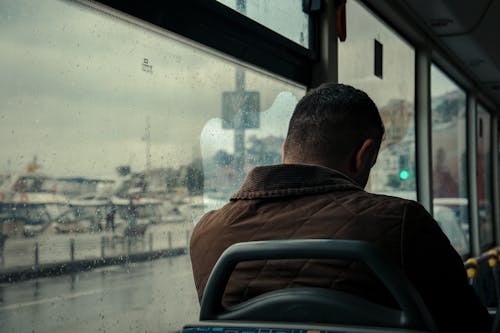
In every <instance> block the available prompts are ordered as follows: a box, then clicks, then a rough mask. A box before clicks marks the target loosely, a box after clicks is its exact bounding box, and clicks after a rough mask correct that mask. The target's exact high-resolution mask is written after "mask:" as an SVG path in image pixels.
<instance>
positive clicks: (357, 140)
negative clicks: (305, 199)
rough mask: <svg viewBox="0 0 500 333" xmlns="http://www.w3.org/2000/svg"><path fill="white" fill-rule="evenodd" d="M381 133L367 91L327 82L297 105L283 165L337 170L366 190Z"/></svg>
mask: <svg viewBox="0 0 500 333" xmlns="http://www.w3.org/2000/svg"><path fill="white" fill-rule="evenodd" d="M383 135H384V125H383V123H382V119H381V118H380V114H379V112H378V109H377V107H376V106H375V103H373V101H372V100H371V99H370V97H368V95H367V94H366V93H364V92H363V91H361V90H358V89H355V88H353V87H351V86H348V85H343V84H334V83H325V84H323V85H321V86H319V87H318V88H316V89H313V90H311V91H310V92H308V93H307V94H306V95H305V96H304V97H303V98H302V99H301V100H300V101H299V103H298V104H297V106H296V107H295V111H294V112H293V115H292V119H291V120H290V125H289V127H288V134H287V138H286V140H285V144H284V146H283V163H287V164H288V163H299V164H316V165H322V166H325V167H329V168H332V169H336V170H338V171H341V172H343V173H345V174H347V175H348V176H350V177H351V178H353V179H354V180H356V181H357V182H358V183H359V184H360V185H361V186H363V187H364V186H365V185H366V182H367V181H368V176H369V174H370V169H371V167H372V166H373V165H374V164H375V161H376V160H377V155H378V150H379V148H380V143H381V141H382V137H383Z"/></svg>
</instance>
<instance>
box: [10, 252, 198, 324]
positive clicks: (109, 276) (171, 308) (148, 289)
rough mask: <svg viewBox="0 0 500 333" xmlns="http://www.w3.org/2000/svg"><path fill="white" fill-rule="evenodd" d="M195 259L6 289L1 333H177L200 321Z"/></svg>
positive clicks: (182, 258)
mask: <svg viewBox="0 0 500 333" xmlns="http://www.w3.org/2000/svg"><path fill="white" fill-rule="evenodd" d="M198 311H199V305H198V302H197V298H196V292H195V288H194V283H193V278H192V274H191V265H190V262H189V256H187V255H183V256H179V257H172V258H167V259H160V260H156V261H151V262H142V263H134V264H128V265H121V266H110V267H105V268H100V269H96V270H93V271H90V272H82V273H78V274H75V275H72V276H57V277H53V278H43V279H36V280H30V281H24V282H19V283H14V284H7V283H5V284H0V332H2V333H4V332H5V333H7V332H8V333H11V332H12V333H14V332H16V333H17V332H23V333H24V332H29V333H32V332H33V333H43V332H47V333H49V332H50V333H58V332H75V333H78V332H108V333H109V332H120V333H123V332H141V333H145V332H148V333H153V332H158V333H159V332H175V331H177V330H179V329H180V328H181V327H182V325H183V324H184V323H186V322H194V321H196V319H197V316H198Z"/></svg>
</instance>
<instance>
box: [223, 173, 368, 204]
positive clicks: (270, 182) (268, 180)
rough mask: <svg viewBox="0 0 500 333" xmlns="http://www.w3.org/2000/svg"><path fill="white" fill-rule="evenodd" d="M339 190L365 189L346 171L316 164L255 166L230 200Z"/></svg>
mask: <svg viewBox="0 0 500 333" xmlns="http://www.w3.org/2000/svg"><path fill="white" fill-rule="evenodd" d="M337 190H359V191H363V189H362V188H361V187H359V186H358V185H357V184H356V183H355V181H354V180H352V179H351V178H349V177H348V176H346V175H344V174H343V173H341V172H339V171H336V170H333V169H329V168H326V167H322V166H317V165H306V164H280V165H270V166H262V167H256V168H254V169H252V170H251V171H250V172H249V173H248V175H247V177H246V179H245V181H244V183H243V185H242V187H241V188H240V190H239V191H238V192H236V193H235V194H234V195H233V196H232V197H231V200H232V201H234V200H239V199H258V198H276V197H286V196H296V195H305V194H318V193H326V192H333V191H337Z"/></svg>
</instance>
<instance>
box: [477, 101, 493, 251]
mask: <svg viewBox="0 0 500 333" xmlns="http://www.w3.org/2000/svg"><path fill="white" fill-rule="evenodd" d="M476 126H477V127H476V133H477V148H476V151H477V180H476V181H477V196H478V203H477V205H478V212H479V217H478V222H479V244H480V246H481V250H487V249H489V248H491V247H492V246H493V245H494V240H493V239H494V238H493V236H494V230H493V197H492V181H493V177H492V161H491V158H492V152H491V115H490V113H489V112H488V110H486V109H485V108H484V107H483V106H482V105H478V106H477V123H476Z"/></svg>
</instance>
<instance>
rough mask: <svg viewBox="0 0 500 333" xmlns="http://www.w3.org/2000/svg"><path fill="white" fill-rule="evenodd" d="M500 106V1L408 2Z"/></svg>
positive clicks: (423, 22)
mask: <svg viewBox="0 0 500 333" xmlns="http://www.w3.org/2000/svg"><path fill="white" fill-rule="evenodd" d="M404 1H405V2H406V4H407V5H408V6H409V8H410V9H411V10H412V11H413V12H414V13H415V14H416V16H417V19H419V20H420V21H421V22H420V23H421V24H423V25H425V26H427V28H428V30H429V31H430V32H431V33H432V34H434V37H435V38H436V39H437V40H438V41H440V42H441V43H443V44H444V45H445V46H446V47H447V48H448V49H449V50H450V51H451V52H453V53H454V54H455V55H456V56H457V57H458V59H460V60H461V61H462V65H463V67H464V69H465V70H466V71H468V72H469V73H471V74H472V76H473V77H475V78H476V79H477V80H478V82H479V83H480V84H481V85H482V86H483V87H484V89H485V90H486V91H487V92H488V95H489V96H490V97H492V98H494V99H495V103H496V104H497V105H500V0H474V1H470V0H469V1H465V0H461V1H457V0H438V1H436V0H404Z"/></svg>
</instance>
